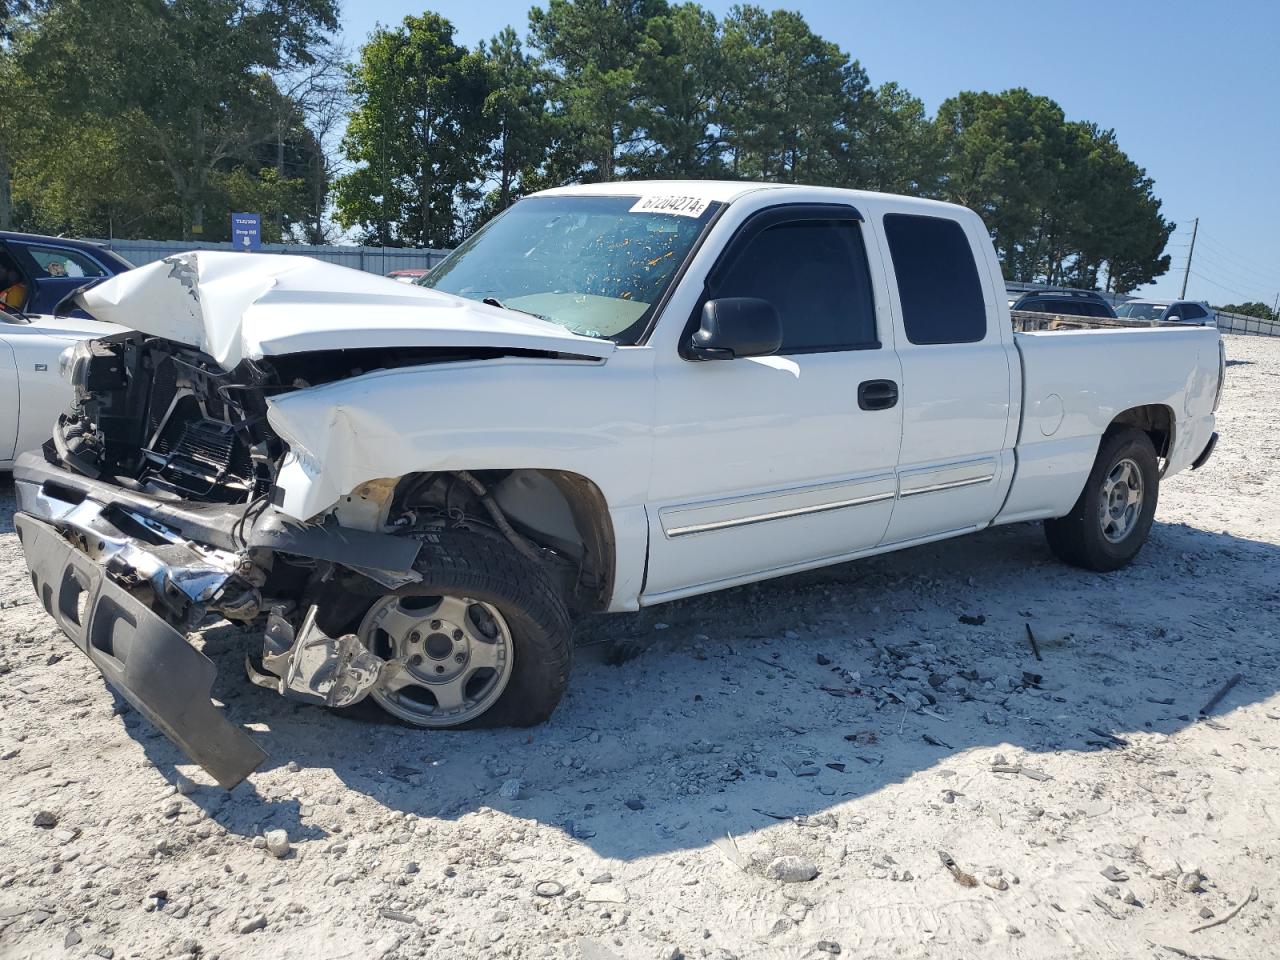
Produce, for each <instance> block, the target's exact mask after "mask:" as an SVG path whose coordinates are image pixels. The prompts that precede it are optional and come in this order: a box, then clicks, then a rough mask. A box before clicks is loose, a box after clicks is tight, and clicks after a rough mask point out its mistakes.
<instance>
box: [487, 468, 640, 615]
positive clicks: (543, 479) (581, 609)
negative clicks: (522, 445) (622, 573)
mask: <svg viewBox="0 0 1280 960" xmlns="http://www.w3.org/2000/svg"><path fill="white" fill-rule="evenodd" d="M488 474H489V476H491V477H492V478H493V479H492V482H491V487H490V489H491V491H492V494H493V499H494V501H495V502H496V503H497V504H498V506H499V507H500V508H501V509H502V512H503V513H504V514H506V517H507V519H508V520H509V521H510V522H511V524H512V525H513V526H514V527H516V528H517V529H518V530H519V531H520V532H521V533H522V534H523V535H524V536H526V537H528V538H529V539H530V540H532V541H533V542H534V543H536V544H538V545H539V546H542V547H546V548H548V549H551V550H554V551H556V552H557V553H558V554H560V555H561V556H566V557H568V558H569V559H571V560H573V561H574V563H575V564H576V565H577V571H578V573H577V578H576V582H574V583H573V584H572V585H571V587H572V589H570V590H567V591H566V594H565V602H566V604H567V605H568V606H569V608H570V610H572V611H573V612H574V613H594V612H598V611H601V610H605V609H607V608H608V606H609V600H610V598H611V597H612V595H613V576H614V566H615V565H614V553H615V542H614V535H613V521H612V520H611V519H610V517H609V505H608V503H607V502H606V501H605V498H604V494H603V493H601V492H600V488H599V487H597V486H596V485H595V484H594V483H593V482H592V481H591V480H589V479H587V478H586V477H584V476H582V475H581V474H577V473H570V472H568V471H564V470H511V471H507V472H505V473H502V472H496V473H495V472H492V471H489V472H488ZM487 482H488V481H487Z"/></svg>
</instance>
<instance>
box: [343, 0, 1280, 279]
mask: <svg viewBox="0 0 1280 960" xmlns="http://www.w3.org/2000/svg"><path fill="white" fill-rule="evenodd" d="M760 5H761V6H763V7H766V8H774V7H785V8H788V9H793V10H799V11H800V12H801V13H803V14H804V16H805V18H806V19H807V20H808V21H809V24H810V26H812V27H813V29H814V30H815V31H817V32H818V33H820V34H821V35H822V36H824V37H826V38H827V39H829V40H832V41H834V42H836V43H838V44H839V45H840V47H841V48H842V49H843V50H845V51H846V52H847V53H849V54H850V55H851V56H853V57H856V58H857V59H858V60H860V61H861V62H862V65H863V66H864V67H865V68H866V70H867V72H868V74H869V75H870V77H871V81H872V83H876V84H879V83H882V82H884V81H886V80H897V81H898V82H899V83H901V84H902V85H903V86H905V87H906V88H907V89H908V90H910V91H911V92H912V93H914V94H915V95H916V96H918V97H920V98H921V99H922V100H924V102H925V104H926V106H927V107H928V108H929V110H930V111H931V112H932V111H933V110H935V109H936V108H937V106H938V104H939V103H941V102H942V101H943V100H945V99H946V98H947V97H948V96H950V95H951V94H953V93H956V92H957V91H959V90H965V89H969V90H1004V89H1007V88H1009V87H1015V86H1025V87H1027V88H1029V89H1030V90H1032V91H1033V92H1034V93H1039V94H1044V95H1046V96H1049V97H1052V98H1053V99H1054V100H1057V101H1058V103H1060V104H1061V105H1062V107H1063V109H1064V110H1066V113H1067V117H1068V118H1069V119H1072V120H1092V121H1093V122H1095V123H1098V124H1100V125H1102V126H1104V127H1112V128H1114V129H1115V131H1116V134H1117V136H1118V138H1119V141H1120V145H1121V147H1122V148H1123V149H1124V150H1125V151H1126V152H1127V153H1128V154H1129V155H1130V156H1131V157H1132V158H1133V159H1134V160H1135V161H1137V162H1138V163H1139V164H1140V165H1142V166H1143V167H1145V168H1146V170H1147V173H1148V174H1149V175H1150V176H1151V177H1152V178H1153V179H1154V180H1155V183H1156V195H1157V196H1159V197H1160V198H1161V199H1162V200H1163V201H1164V207H1163V212H1164V214H1165V216H1166V217H1168V218H1169V219H1172V220H1173V221H1175V222H1176V223H1177V224H1178V230H1177V232H1176V233H1175V234H1174V235H1173V238H1172V239H1171V241H1170V245H1169V249H1168V251H1167V252H1169V253H1170V254H1171V255H1172V257H1173V266H1172V267H1171V269H1170V271H1169V273H1168V274H1166V275H1165V276H1164V277H1162V278H1160V280H1158V281H1157V282H1156V283H1155V284H1154V285H1152V286H1151V287H1148V288H1146V289H1145V290H1144V291H1142V292H1144V293H1148V294H1154V295H1161V296H1176V295H1177V294H1178V291H1179V288H1180V286H1181V283H1182V272H1183V267H1184V266H1185V264H1186V257H1187V244H1188V242H1189V240H1190V238H1191V221H1192V218H1194V217H1199V218H1200V235H1199V238H1198V239H1197V241H1196V251H1195V256H1194V260H1193V262H1192V264H1191V269H1192V275H1191V277H1190V282H1189V284H1188V287H1187V295H1188V296H1189V297H1191V298H1193V299H1197V300H1209V301H1212V302H1214V303H1226V302H1238V301H1241V300H1265V301H1266V302H1267V303H1268V304H1270V303H1272V302H1273V301H1274V300H1275V297H1276V295H1277V293H1280V182H1278V181H1280V178H1278V177H1277V173H1280V3H1274V2H1267V0H1233V2H1225V3H1224V2H1219V3H1213V2H1193V0H1167V2H1161V3H1150V2H1148V3H1138V2H1134V0H1111V2H1107V3H1103V2H1095V0H1086V2H1059V3H1044V2H1037V0H1033V2H1026V0H1023V2H1021V3H1015V2H1012V0H1010V2H996V0H966V2H964V3H956V2H942V0H933V2H915V0H888V2H885V0H881V2H877V3H869V2H863V0H793V2H790V3H783V4H779V3H771V2H762V3H760ZM343 6H344V10H343V26H344V32H345V40H346V42H347V43H348V44H349V45H350V46H351V47H352V48H353V51H354V49H355V48H357V47H358V46H359V44H360V43H361V42H363V41H364V39H365V38H366V37H367V36H368V35H369V32H370V31H371V30H373V28H374V26H375V25H376V24H377V23H383V24H394V23H398V22H399V21H400V19H401V18H403V17H404V16H405V15H406V14H408V13H421V12H422V11H423V9H431V10H435V11H437V12H438V13H441V14H443V15H444V16H446V17H448V18H449V19H450V20H452V21H453V23H454V25H455V26H456V27H457V29H458V39H459V40H460V41H462V42H465V43H468V44H474V43H475V42H476V41H478V40H481V39H484V38H486V37H490V36H492V35H493V34H495V33H497V32H498V30H499V29H501V28H502V27H503V26H505V25H507V24H511V25H513V26H515V27H516V29H517V30H519V31H520V32H521V33H522V34H523V33H524V32H525V31H526V28H527V24H528V11H529V8H530V6H532V3H531V2H530V0H435V2H432V3H428V4H417V3H408V2H405V0H344V4H343ZM703 6H705V7H706V8H708V9H710V10H712V11H714V12H715V13H716V14H717V15H723V14H724V13H725V12H727V11H728V9H729V8H730V7H731V6H732V4H731V3H730V2H727V0H703Z"/></svg>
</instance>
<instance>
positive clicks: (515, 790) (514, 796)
mask: <svg viewBox="0 0 1280 960" xmlns="http://www.w3.org/2000/svg"><path fill="white" fill-rule="evenodd" d="M523 788H524V784H523V783H521V782H520V780H519V779H516V778H514V777H513V778H512V779H510V780H503V781H502V786H501V787H499V788H498V796H500V797H501V798H502V799H503V800H519V799H520V791H521V790H522V789H523Z"/></svg>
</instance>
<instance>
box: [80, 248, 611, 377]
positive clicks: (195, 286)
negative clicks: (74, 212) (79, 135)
mask: <svg viewBox="0 0 1280 960" xmlns="http://www.w3.org/2000/svg"><path fill="white" fill-rule="evenodd" d="M76 299H77V301H78V302H79V304H80V306H82V307H83V308H84V309H85V310H87V311H88V312H89V313H90V314H92V315H93V316H94V317H96V318H97V319H98V320H102V321H106V322H109V323H117V324H120V325H121V326H124V327H128V328H129V329H132V330H138V331H141V332H142V333H149V334H152V335H153V336H157V337H164V338H165V339H166V340H174V341H177V342H179V343H185V344H188V345H190V346H193V347H199V348H200V349H201V350H202V351H204V352H205V353H206V354H208V355H209V356H211V357H212V358H213V359H214V360H216V361H217V362H218V364H219V365H220V366H222V367H223V368H224V369H226V370H231V369H233V368H235V366H236V365H237V364H238V363H239V362H240V361H241V360H243V359H245V358H249V359H255V360H256V359H261V358H262V357H268V356H273V355H274V356H278V355H281V354H289V353H305V352H309V351H315V350H340V349H356V348H360V347H459V348H461V347H480V348H490V347H492V348H499V349H518V350H545V351H552V352H557V353H568V354H576V355H578V356H586V357H607V356H609V355H610V354H611V353H612V352H613V351H614V344H613V343H612V342H610V341H608V340H597V339H594V338H592V337H580V336H578V335H577V334H573V333H570V332H569V331H568V330H566V329H564V328H563V327H561V326H558V325H557V324H554V323H549V322H547V321H545V320H539V319H538V318H536V317H531V316H527V315H525V314H521V313H516V312H513V311H510V310H503V309H502V308H500V307H491V306H487V305H485V304H482V303H477V302H475V301H472V300H466V299H463V298H461V297H455V296H453V295H451V294H447V293H439V292H437V291H435V290H429V289H427V288H426V287H418V286H413V285H410V284H406V283H399V282H398V281H395V280H391V279H388V278H386V277H380V276H376V275H375V274H371V273H365V272H363V271H361V270H352V269H351V268H349V267H341V266H338V265H336V264H332V263H325V262H324V261H321V260H316V259H314V258H312V257H295V256H289V255H284V254H265V253H236V252H231V251H212V250H199V251H192V252H191V253H181V254H176V255H174V256H172V257H166V258H165V259H163V260H160V261H157V262H156V263H149V264H147V265H146V266H142V267H138V268H137V269H135V270H130V271H128V272H127V273H122V274H119V275H117V276H115V277H112V278H111V279H110V280H106V281H104V282H103V283H100V284H98V285H97V286H95V287H92V288H90V289H88V290H86V291H85V292H84V293H82V294H80V296H79V297H77V298H76Z"/></svg>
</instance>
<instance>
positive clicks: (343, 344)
mask: <svg viewBox="0 0 1280 960" xmlns="http://www.w3.org/2000/svg"><path fill="white" fill-rule="evenodd" d="M80 302H81V304H82V306H83V307H84V308H85V309H86V310H87V311H89V312H90V313H91V314H92V315H93V316H95V317H96V318H98V319H99V320H103V321H110V322H115V323H118V324H121V325H122V326H125V327H128V328H129V329H130V330H133V331H137V332H133V333H126V334H119V335H115V336H111V337H107V338H104V339H100V340H96V341H90V342H87V343H85V344H82V345H81V346H79V347H77V348H76V349H75V352H74V355H73V356H72V357H70V358H69V362H68V364H67V366H68V368H69V371H68V376H69V377H70V379H71V381H72V383H73V385H74V387H75V392H76V402H75V404H74V406H73V407H72V409H71V410H70V411H69V412H68V413H67V414H66V415H64V416H63V417H62V418H61V419H60V420H59V422H58V424H57V425H56V427H55V428H54V434H53V437H52V438H51V439H50V441H49V442H48V443H47V444H46V445H45V448H44V450H43V451H41V452H35V453H28V454H25V455H24V456H23V457H22V458H21V459H20V460H19V462H18V465H17V469H16V471H15V475H16V481H17V488H18V495H19V500H20V511H21V512H20V513H18V515H17V517H16V521H15V522H16V526H17V528H18V531H19V534H20V535H21V538H22V542H23V547H24V549H25V552H26V556H27V561H28V564H29V566H30V568H31V573H32V579H33V582H34V584H35V586H36V590H37V592H38V594H39V595H40V597H41V599H42V600H43V602H44V604H45V606H46V608H47V609H48V610H49V612H50V613H51V614H52V615H53V616H54V617H55V618H56V619H57V621H58V622H59V623H60V624H61V625H62V627H63V628H64V629H65V630H66V632H67V633H68V634H69V635H70V636H71V637H72V639H73V640H74V641H75V642H76V643H77V644H78V645H79V646H80V647H81V649H83V650H84V652H85V653H87V654H88V656H89V657H90V659H92V660H93V661H94V663H95V664H96V665H97V666H98V667H99V669H100V670H101V671H102V672H103V673H104V674H105V676H106V677H107V679H108V680H109V681H111V682H112V683H113V684H114V685H115V686H116V687H117V688H118V689H120V690H121V692H122V693H123V694H124V695H125V696H126V697H128V698H129V699H130V700H132V701H133V702H134V703H135V704H136V705H137V706H138V707H139V708H140V709H141V710H142V711H143V712H144V713H146V714H147V715H148V716H149V717H151V718H152V719H153V720H154V722H155V723H156V724H157V725H158V726H159V727H160V728H161V729H162V730H163V731H165V732H166V733H167V734H168V735H169V736H170V737H172V738H173V739H174V740H175V742H177V743H178V744H179V745H180V746H182V747H183V748H184V749H185V750H187V751H188V753H189V754H190V755H191V756H192V758H193V759H194V760H196V761H197V762H199V763H201V764H202V765H204V766H205V767H206V769H208V770H209V771H210V772H211V773H212V774H213V776H214V777H215V778H216V779H218V780H219V782H221V783H223V784H225V785H231V784H234V783H236V782H237V781H239V780H240V779H241V778H243V777H244V776H245V775H247V774H248V773H249V772H250V771H251V770H252V769H253V768H254V767H255V766H256V765H257V764H258V763H260V762H261V761H262V759H263V758H264V756H265V755H264V754H263V752H262V751H261V750H260V748H259V747H258V746H257V745H256V744H254V743H253V742H252V741H251V740H250V739H249V738H248V737H247V736H246V735H245V734H244V733H242V732H241V731H240V730H239V729H238V728H236V727H234V726H233V725H232V724H230V723H229V722H228V721H227V720H226V719H225V718H224V717H223V716H222V714H221V713H220V712H219V711H218V710H217V709H215V707H214V706H213V705H212V704H211V703H210V700H209V691H210V684H211V682H212V679H213V673H214V666H213V664H212V663H211V662H210V661H209V660H208V659H206V658H205V657H204V655H203V654H201V653H200V652H199V651H198V650H197V649H196V648H195V647H194V646H192V645H191V643H190V642H189V641H188V639H187V636H186V634H187V632H188V631H192V630H194V629H196V628H197V627H198V626H201V625H203V624H204V623H206V622H207V621H208V619H209V618H210V617H226V618H229V619H233V620H238V621H242V622H246V623H258V624H261V626H262V630H263V634H262V635H263V643H262V649H261V650H260V651H257V650H255V651H254V653H253V655H252V656H251V657H250V658H249V664H248V667H249V673H250V677H251V678H252V679H253V680H254V682H256V683H259V684H261V685H264V686H269V687H271V688H273V689H275V690H278V691H279V692H281V693H283V694H285V695H287V696H292V697H297V698H300V699H303V700H306V701H310V702H313V703H318V704H325V705H329V706H334V707H340V706H346V705H348V704H351V703H354V702H356V701H357V700H360V699H362V698H364V697H371V698H372V699H373V700H375V701H376V702H377V703H378V704H380V705H381V706H382V707H383V708H385V709H386V710H387V711H389V712H390V713H391V714H393V715H395V716H396V717H399V718H401V719H403V720H405V721H407V722H409V723H413V724H418V725H420V726H423V727H452V726H458V725H463V724H477V723H480V724H489V723H503V724H530V723H536V722H539V721H541V720H543V719H545V718H546V717H547V716H548V715H549V714H550V713H551V711H552V710H553V709H554V708H555V705H556V703H557V701H558V700H559V698H560V696H561V693H562V691H563V690H564V688H565V684H566V682H567V680H568V673H569V664H570V660H571V652H572V640H571V624H572V618H573V617H574V616H576V615H580V614H585V613H590V612H595V611H621V610H635V609H637V608H638V607H640V606H643V605H647V604H655V603H661V602H663V601H666V600H672V599H675V598H678V597H686V596H689V595H691V594H696V593H701V592H704V591H710V590H717V589H720V588H722V587H728V586H731V585H734V584H741V583H746V582H748V581H752V580H758V579H761V578H764V577H773V576H778V575H781V574H786V573H791V572H794V571H798V570H805V569H808V568H812V567H817V566H821V565H823V564H832V563H840V562H843V561H846V560H850V559H853V558H856V557H864V556H867V555H869V554H874V553H882V552H885V551H888V550H897V549H901V548H903V547H909V546H912V545H914V544H919V543H925V542H928V541H931V540H938V539H940V538H943V537H953V536H956V535H958V534H963V533H969V532H972V531H975V530H981V529H983V528H985V527H988V526H990V525H992V524H998V523H1016V522H1021V521H1029V520H1043V521H1045V530H1046V533H1047V535H1048V542H1049V547H1050V549H1052V550H1053V552H1054V553H1055V554H1057V555H1058V556H1059V557H1061V558H1062V559H1063V560H1065V561H1067V562H1069V563H1072V564H1075V565H1077V566H1080V567H1084V568H1086V569H1090V570H1100V571H1108V570H1115V569H1117V568H1119V567H1122V566H1123V565H1125V564H1126V563H1128V562H1129V561H1130V560H1131V559H1132V558H1133V557H1134V555H1135V554H1136V553H1137V552H1138V550H1139V549H1140V548H1141V546H1142V544H1143V541H1144V540H1145V538H1146V536H1147V532H1148V530H1149V529H1150V526H1151V523H1152V517H1153V515H1154V512H1155V508H1156V496H1157V492H1158V487H1159V484H1160V482H1161V480H1162V479H1164V478H1166V477H1168V476H1170V475H1172V474H1175V473H1178V472H1179V471H1181V470H1184V469H1186V468H1188V467H1191V468H1195V467H1198V466H1199V465H1200V464H1202V463H1203V462H1204V461H1205V460H1206V459H1207V458H1208V457H1209V455H1210V453H1211V451H1212V449H1213V445H1214V441H1215V437H1216V435H1215V433H1214V411H1215V409H1216V407H1217V405H1218V398H1219V395H1220V394H1221V391H1222V383H1223V376H1224V362H1223V355H1222V351H1221V345H1220V341H1219V337H1218V334H1217V331H1216V330H1214V329H1212V328H1208V329H1150V330H1146V329H1144V330H1107V331H1098V332H1094V331H1069V332H1060V333H1033V334H1017V335H1015V334H1014V333H1013V331H1012V329H1011V326H1010V318H1009V312H1008V304H1007V296H1006V294H1005V288H1004V284H1003V281H1002V279H1001V274H1000V267H999V264H998V263H997V261H996V257H995V255H994V252H993V250H992V246H991V243H990V241H989V239H988V235H987V232H986V230H985V228H984V227H983V224H982V221H981V220H980V219H979V217H978V216H977V215H976V214H974V213H973V212H971V211H969V210H966V209H964V208H961V207H957V206H951V205H948V204H943V203H936V202H931V201H926V200H917V199H908V198H903V197H895V196H886V195H883V194H875V193H860V192H853V191H845V190H834V189H820V188H812V187H797V186H782V185H764V184H747V183H690V182H680V183H612V184H602V185H596V186H582V187H571V188H565V189H559V190H551V191H547V192H545V193H541V194H537V195H535V196H532V197H529V198H527V199H525V200H522V201H520V202H519V203H517V204H516V205H515V206H514V207H512V208H511V209H510V210H508V211H507V212H505V213H504V214H502V215H501V216H500V217H498V218H496V219H495V220H493V221H492V222H491V223H489V224H488V225H486V226H485V227H484V228H483V229H482V230H480V231H478V232H477V233H476V234H475V235H474V236H473V237H471V239H469V240H468V241H467V242H466V243H464V244H463V245H462V246H461V247H459V248H458V249H457V250H456V251H455V252H454V253H453V254H452V255H451V256H450V257H449V259H448V260H446V261H445V262H444V263H443V264H441V265H440V266H439V267H437V268H436V269H435V270H434V271H433V272H432V273H431V274H430V275H429V276H428V277H426V278H425V281H424V282H423V284H422V285H420V286H407V285H405V284H400V283H396V282H395V281H393V280H387V279H384V278H380V277H374V276H371V275H368V274H362V273H358V272H355V271H351V270H346V269H344V268H341V267H336V266H331V265H327V264H323V263H320V262H317V261H314V260H310V259H307V258H301V257H280V256H276V257H273V256H258V255H252V254H239V253H225V254H224V253H192V254H184V255H180V256H175V257H171V258H168V259H167V260H165V261H163V262H161V263H156V264H151V265H150V266H146V267H143V268H141V269H138V270H134V271H132V272H130V273H126V274H124V275H122V276H119V277H116V278H114V279H112V280H108V281H106V282H105V283H103V284H102V285H100V286H98V287H96V288H94V289H92V290H90V291H88V292H86V293H84V294H83V295H82V296H81V299H80Z"/></svg>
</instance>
